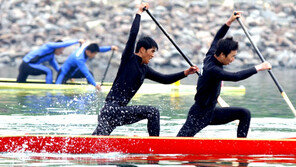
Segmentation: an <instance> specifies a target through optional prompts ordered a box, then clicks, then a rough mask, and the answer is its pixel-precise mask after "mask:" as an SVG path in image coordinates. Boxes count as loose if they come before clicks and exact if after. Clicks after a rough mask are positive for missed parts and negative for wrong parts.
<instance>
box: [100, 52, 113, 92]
mask: <svg viewBox="0 0 296 167" xmlns="http://www.w3.org/2000/svg"><path fill="white" fill-rule="evenodd" d="M113 56H114V50H112V54H111V56H110V59H109V62H108V64H107V67H106V70H105V73H104V75H103V78H102V81H101V86H102V85H103V83H104V80H105V78H106V75H107V72H108V69H109V66H110V64H111V60H112V58H113Z"/></svg>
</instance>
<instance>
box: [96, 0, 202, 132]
mask: <svg viewBox="0 0 296 167" xmlns="http://www.w3.org/2000/svg"><path fill="white" fill-rule="evenodd" d="M144 7H146V8H147V9H148V8H149V5H148V4H147V3H142V4H141V5H140V8H139V10H138V12H137V14H136V16H135V19H134V21H133V24H132V27H131V30H130V35H129V38H128V41H127V43H126V46H125V49H124V51H123V53H122V57H121V63H120V66H119V69H118V72H117V75H116V78H115V80H114V82H113V85H112V88H111V90H110V92H109V94H108V95H107V97H106V100H105V105H104V106H103V108H102V109H101V112H100V114H99V116H98V126H97V128H96V129H95V131H94V132H93V135H109V134H110V133H111V132H112V131H113V130H114V129H115V128H116V127H117V126H122V125H127V124H133V123H135V122H138V121H140V120H143V119H148V124H147V127H148V133H149V135H150V136H159V133H160V122H159V111H158V109H157V108H155V107H152V106H141V105H139V106H127V104H128V103H129V101H130V100H131V99H132V98H133V96H134V95H135V94H136V93H137V91H138V90H139V88H140V87H141V85H142V84H143V82H144V79H145V78H147V79H150V80H153V81H156V82H160V83H163V84H170V83H173V82H176V81H178V80H180V79H182V78H184V77H186V76H187V75H189V74H193V73H195V72H197V71H198V68H197V66H193V67H190V68H188V69H187V70H185V71H181V72H178V73H175V74H161V73H159V72H156V71H155V70H153V69H152V68H151V67H149V66H148V63H149V61H150V60H151V59H152V58H153V57H154V53H155V52H156V51H157V49H158V45H157V43H156V42H155V41H154V40H153V39H152V38H150V37H143V38H141V39H139V41H138V42H137V45H136V49H135V43H136V38H137V35H138V32H139V27H140V20H141V14H142V12H143V8H144Z"/></svg>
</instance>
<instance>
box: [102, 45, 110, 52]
mask: <svg viewBox="0 0 296 167" xmlns="http://www.w3.org/2000/svg"><path fill="white" fill-rule="evenodd" d="M110 50H111V46H101V47H100V52H108V51H110Z"/></svg>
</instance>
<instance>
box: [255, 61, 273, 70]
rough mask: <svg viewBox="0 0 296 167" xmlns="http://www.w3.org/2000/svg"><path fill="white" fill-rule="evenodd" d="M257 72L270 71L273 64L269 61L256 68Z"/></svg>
mask: <svg viewBox="0 0 296 167" xmlns="http://www.w3.org/2000/svg"><path fill="white" fill-rule="evenodd" d="M255 68H256V70H257V71H263V70H270V69H271V68H272V66H271V64H270V63H269V62H267V61H265V62H263V63H261V64H259V65H257V66H255Z"/></svg>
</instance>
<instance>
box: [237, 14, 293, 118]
mask: <svg viewBox="0 0 296 167" xmlns="http://www.w3.org/2000/svg"><path fill="white" fill-rule="evenodd" d="M234 15H237V13H234ZM236 19H237V21H238V23H239V24H240V26H241V27H242V29H243V30H244V32H245V34H246V36H247V37H248V39H249V41H250V43H251V44H252V46H253V48H254V49H255V51H256V53H257V55H258V56H259V58H260V60H261V61H262V62H264V61H265V59H264V57H263V56H262V54H261V52H260V51H259V49H258V48H257V46H256V45H255V44H254V42H253V40H252V39H251V36H250V34H249V32H248V31H247V29H246V27H245V26H244V24H243V23H242V21H241V19H240V18H236ZM268 73H269V75H270V76H271V78H272V80H273V81H274V83H275V84H276V86H277V88H278V89H279V91H280V93H281V95H282V96H283V98H284V100H285V101H286V103H287V104H288V106H289V107H290V109H291V110H292V112H293V114H294V115H295V117H296V110H295V108H294V106H293V104H292V103H291V101H290V99H289V97H288V96H287V94H286V93H285V91H284V90H283V88H282V86H281V85H280V84H279V82H278V80H277V79H276V77H275V76H274V74H273V72H272V71H271V70H268Z"/></svg>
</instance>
